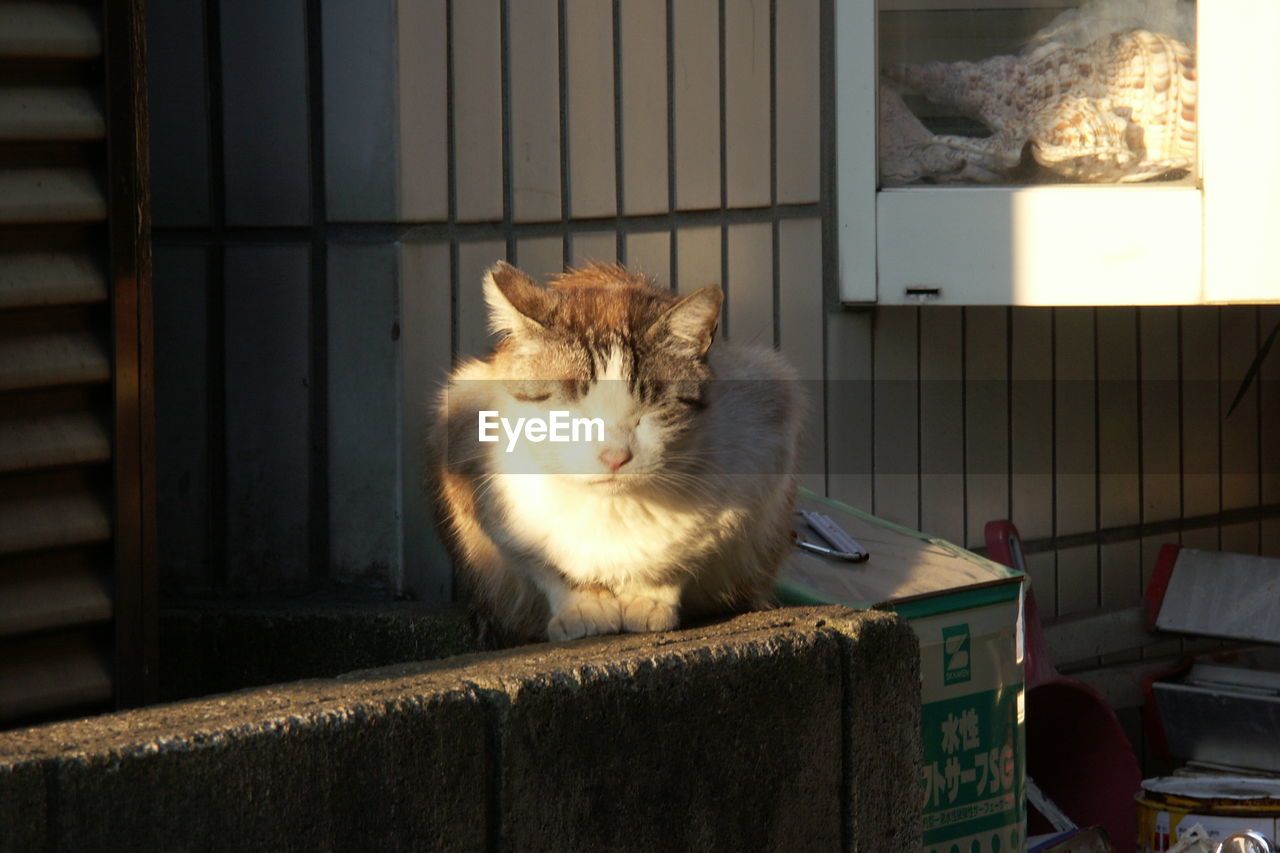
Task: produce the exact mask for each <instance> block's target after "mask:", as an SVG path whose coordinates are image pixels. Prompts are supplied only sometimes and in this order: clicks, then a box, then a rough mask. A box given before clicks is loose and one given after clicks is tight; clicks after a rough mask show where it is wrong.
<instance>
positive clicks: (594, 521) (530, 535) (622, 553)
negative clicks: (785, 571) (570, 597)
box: [495, 475, 735, 585]
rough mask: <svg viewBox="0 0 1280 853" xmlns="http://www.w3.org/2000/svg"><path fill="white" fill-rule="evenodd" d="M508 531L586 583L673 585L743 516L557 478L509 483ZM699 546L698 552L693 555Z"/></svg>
mask: <svg viewBox="0 0 1280 853" xmlns="http://www.w3.org/2000/svg"><path fill="white" fill-rule="evenodd" d="M501 480H502V482H501V483H498V484H495V489H497V490H498V492H499V493H500V494H501V497H502V500H503V503H504V505H505V506H504V508H505V510H506V512H505V513H504V514H505V516H506V521H507V531H508V533H509V535H511V536H512V537H513V538H514V539H516V540H518V541H520V543H521V544H523V545H525V546H526V547H532V548H533V549H535V550H537V551H539V552H540V553H541V554H542V555H543V556H544V557H545V558H546V559H547V561H548V562H549V563H551V564H552V565H554V566H555V567H556V568H558V569H559V570H560V571H561V572H563V573H564V574H565V575H567V576H568V577H570V578H572V579H573V580H575V581H579V582H581V583H621V584H624V585H625V584H628V583H644V584H648V583H655V582H666V581H669V578H670V575H671V574H672V573H673V572H676V571H679V566H680V563H682V562H685V561H687V560H688V559H689V558H690V556H691V550H692V551H696V550H700V548H699V547H698V544H699V542H700V540H701V542H700V544H701V545H702V546H703V547H706V546H709V545H710V544H711V543H712V541H713V540H714V539H715V538H716V536H715V533H716V532H717V531H718V530H722V529H724V528H727V527H731V526H732V524H733V516H734V515H735V513H733V512H732V511H726V510H724V509H720V510H712V509H710V508H707V507H700V508H697V507H694V506H692V505H689V504H682V505H674V504H672V503H668V502H663V501H660V500H655V499H653V498H649V497H645V496H636V495H630V494H621V495H613V494H605V493H603V492H595V491H593V490H591V489H590V488H584V487H583V486H582V485H580V484H574V483H564V482H563V481H560V480H559V478H557V477H555V476H539V475H516V476H506V477H502V478H501ZM691 543H692V544H693V547H692V549H691Z"/></svg>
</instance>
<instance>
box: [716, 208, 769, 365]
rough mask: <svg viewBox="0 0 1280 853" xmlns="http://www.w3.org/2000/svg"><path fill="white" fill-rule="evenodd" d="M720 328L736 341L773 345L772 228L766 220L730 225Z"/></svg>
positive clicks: (739, 342) (753, 344)
mask: <svg viewBox="0 0 1280 853" xmlns="http://www.w3.org/2000/svg"><path fill="white" fill-rule="evenodd" d="M722 286H723V287H724V289H725V299H726V307H727V309H728V317H727V322H726V323H725V329H724V330H723V331H724V333H725V335H726V336H727V337H728V339H729V340H732V341H733V342H734V343H735V344H746V345H750V346H762V347H772V346H773V231H772V228H771V227H770V225H769V224H768V223H767V222H761V223H753V224H751V225H733V226H730V227H729V280H728V282H726V283H724V284H723V285H722Z"/></svg>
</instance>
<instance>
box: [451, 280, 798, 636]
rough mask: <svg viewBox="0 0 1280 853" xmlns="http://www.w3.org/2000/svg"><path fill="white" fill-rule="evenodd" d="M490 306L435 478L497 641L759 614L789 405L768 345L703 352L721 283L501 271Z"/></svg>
mask: <svg viewBox="0 0 1280 853" xmlns="http://www.w3.org/2000/svg"><path fill="white" fill-rule="evenodd" d="M484 294H485V300H486V302H487V303H488V308H489V325H490V327H491V329H492V330H493V331H494V332H495V333H497V334H498V335H500V336H501V337H500V341H499V343H498V344H497V346H496V347H495V348H494V351H493V352H492V354H490V355H489V356H488V357H487V358H485V359H483V360H469V361H466V362H463V363H462V364H460V365H459V366H458V367H457V368H456V369H455V370H454V371H453V373H452V375H451V376H450V378H449V381H448V383H447V385H446V387H445V389H444V391H443V393H442V394H441V396H440V399H439V401H438V407H437V419H438V420H437V424H436V429H435V433H434V435H433V437H432V447H431V450H432V454H431V456H432V461H431V472H430V474H431V479H432V480H433V484H434V486H435V488H436V490H437V507H438V511H439V521H440V525H441V528H442V531H443V533H444V535H445V539H446V541H447V543H448V544H449V549H450V552H451V554H452V556H453V558H454V561H455V563H456V564H457V566H458V568H459V572H460V580H461V581H462V582H463V585H464V587H465V589H466V590H467V592H468V593H469V595H470V598H471V600H472V603H473V606H474V607H475V608H476V610H477V611H478V615H479V616H480V617H481V618H482V620H484V623H485V624H486V626H487V627H488V629H489V630H490V631H492V632H493V633H494V634H495V635H496V639H498V640H499V641H500V642H505V643H513V642H529V641H537V640H543V639H548V638H549V639H551V640H567V639H573V638H576V637H582V636H589V635H593V634H607V633H615V632H618V631H663V630H668V629H671V628H674V627H676V625H677V624H678V623H679V621H680V619H681V617H684V616H698V615H708V614H714V613H725V612H732V611H740V610H746V609H751V608H756V607H761V606H766V604H767V602H768V599H769V593H770V589H771V587H772V582H773V578H774V574H775V573H776V571H777V567H778V564H779V562H780V561H781V560H782V558H783V556H784V555H785V553H786V551H787V549H788V547H789V545H790V542H791V524H790V518H791V512H792V508H793V504H794V501H795V477H794V473H793V469H794V465H795V456H796V444H797V440H798V433H799V429H800V420H801V408H802V401H801V399H800V397H799V389H798V383H797V382H795V381H794V375H793V373H792V371H791V369H790V368H789V367H788V366H787V364H786V363H785V362H784V361H783V359H782V357H781V356H780V355H778V354H777V353H776V352H774V351H772V350H769V349H765V348H759V347H743V346H732V345H729V344H725V343H716V344H715V345H714V346H713V340H714V338H715V332H716V325H717V320H718V318H719V315H720V305H721V301H722V299H723V295H722V292H721V290H720V288H719V287H716V286H709V287H704V288H702V289H701V290H699V291H697V292H695V293H692V294H690V295H688V296H686V297H684V298H683V299H681V298H678V297H676V296H675V295H673V294H671V293H670V292H668V291H666V290H660V289H658V288H656V287H654V286H653V283H652V282H651V281H650V280H648V279H646V278H644V277H642V276H639V275H635V274H633V273H630V272H628V271H627V270H626V269H624V268H622V267H620V266H616V265H611V266H604V265H591V266H588V267H586V268H585V269H580V270H570V271H569V272H568V273H566V274H564V275H561V276H558V277H555V278H553V279H552V281H551V282H550V285H549V286H548V287H545V288H544V287H542V286H540V285H538V284H537V283H536V282H534V281H533V279H531V278H529V277H528V276H527V275H525V274H524V273H523V272H521V271H520V270H518V269H516V268H515V267H512V266H509V265H507V264H505V263H498V264H497V265H496V266H495V267H493V269H491V270H490V271H489V273H488V275H487V276H486V278H485V282H484ZM521 418H523V419H524V420H523V421H521V420H520V419H521ZM557 418H559V423H560V426H561V427H562V429H561V430H560V433H561V437H562V438H565V439H566V440H563V441H555V440H552V439H553V438H554V436H555V434H556V430H555V425H556V419H557ZM571 420H572V422H573V424H574V432H571V431H570V430H569V428H568V425H569V423H570V421H571ZM539 422H541V423H542V427H537V426H536V424H537V423H539ZM548 423H549V424H550V425H551V428H550V429H548V428H547V425H548ZM499 424H501V425H502V428H501V429H499ZM513 424H514V425H515V426H514V427H513V426H512V425H513ZM530 424H534V425H535V426H534V427H530V426H529V425H530ZM579 424H580V425H582V426H583V427H584V429H583V430H582V431H577V426H578V425H579ZM522 425H523V429H522ZM495 436H496V438H495ZM482 437H483V440H482Z"/></svg>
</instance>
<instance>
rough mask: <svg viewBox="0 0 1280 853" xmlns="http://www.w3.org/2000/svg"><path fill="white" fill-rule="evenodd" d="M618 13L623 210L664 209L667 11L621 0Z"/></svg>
mask: <svg viewBox="0 0 1280 853" xmlns="http://www.w3.org/2000/svg"><path fill="white" fill-rule="evenodd" d="M619 17H620V20H619V28H620V30H621V32H622V43H621V45H620V50H621V52H622V56H621V60H622V63H621V65H622V69H621V70H622V203H623V207H624V210H623V212H624V213H626V214H628V215H637V214H645V213H665V212H666V211H667V208H668V203H669V201H670V200H669V198H668V195H667V190H668V186H667V10H666V6H665V4H663V3H657V2H654V0H622V2H621V3H620V4H619Z"/></svg>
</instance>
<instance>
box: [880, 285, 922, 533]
mask: <svg viewBox="0 0 1280 853" xmlns="http://www.w3.org/2000/svg"><path fill="white" fill-rule="evenodd" d="M919 314H920V309H919V308H913V307H898V306H895V307H890V308H883V307H882V308H878V309H876V317H875V355H874V357H875V362H874V365H873V370H874V377H875V387H874V389H873V392H872V393H873V395H874V398H875V440H874V442H873V448H874V454H875V456H874V460H875V509H874V510H873V511H874V512H875V514H876V515H879V516H882V517H883V518H887V519H889V520H890V521H896V522H897V523H898V524H905V525H907V526H908V527H914V528H918V527H919V526H920V511H919V510H920V506H919V499H920V491H919V471H920V459H919V456H918V454H917V441H918V437H919V431H920V424H919V421H918V415H919V412H918V406H919V383H918V382H917V381H916V379H917V359H916V352H917V350H916V341H917V324H918V322H919Z"/></svg>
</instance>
